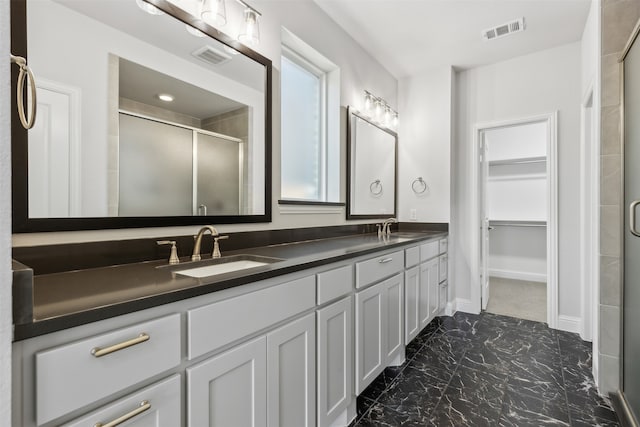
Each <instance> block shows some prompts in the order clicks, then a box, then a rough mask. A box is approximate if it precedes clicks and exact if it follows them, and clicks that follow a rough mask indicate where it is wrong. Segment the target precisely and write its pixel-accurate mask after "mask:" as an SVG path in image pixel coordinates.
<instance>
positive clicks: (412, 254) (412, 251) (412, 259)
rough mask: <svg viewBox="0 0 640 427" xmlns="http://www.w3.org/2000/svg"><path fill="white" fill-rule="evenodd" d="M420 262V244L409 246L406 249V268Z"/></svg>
mask: <svg viewBox="0 0 640 427" xmlns="http://www.w3.org/2000/svg"><path fill="white" fill-rule="evenodd" d="M419 263H420V246H416V247H414V248H409V249H406V250H405V251H404V266H405V268H409V267H413V266H414V265H418V264H419Z"/></svg>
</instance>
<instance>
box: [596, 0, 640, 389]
mask: <svg viewBox="0 0 640 427" xmlns="http://www.w3.org/2000/svg"><path fill="white" fill-rule="evenodd" d="M601 8H602V10H601V13H602V15H601V17H602V50H601V67H602V71H601V73H602V74H601V75H602V77H601V91H602V98H601V135H600V136H601V139H600V141H601V142H600V144H601V145H600V177H601V178H600V325H599V330H600V348H599V360H600V362H599V378H598V382H599V384H598V387H599V389H600V392H601V393H603V394H605V393H609V392H611V391H615V390H617V389H618V388H619V380H620V331H621V329H620V307H621V304H622V298H621V295H622V281H621V270H620V269H621V257H622V209H623V206H622V205H623V201H624V199H623V197H622V194H621V186H622V174H621V162H622V159H621V150H620V138H621V132H622V129H621V126H620V118H621V117H620V114H621V97H620V83H621V82H620V64H619V62H618V61H619V59H620V56H621V54H622V51H623V50H624V47H625V45H626V43H627V40H628V39H629V37H630V35H631V32H632V31H633V28H634V27H635V25H636V22H637V21H638V17H640V0H602V6H601Z"/></svg>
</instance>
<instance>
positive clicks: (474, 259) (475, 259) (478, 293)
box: [470, 110, 559, 328]
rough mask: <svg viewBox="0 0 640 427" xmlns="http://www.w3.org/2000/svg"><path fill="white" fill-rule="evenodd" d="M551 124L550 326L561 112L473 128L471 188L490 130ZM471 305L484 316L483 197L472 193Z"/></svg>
mask: <svg viewBox="0 0 640 427" xmlns="http://www.w3.org/2000/svg"><path fill="white" fill-rule="evenodd" d="M540 122H543V123H546V124H547V168H546V169H547V174H546V175H547V323H548V325H549V327H551V328H556V327H557V325H558V299H559V297H558V151H557V150H558V148H557V140H558V127H557V124H558V111H557V110H556V111H553V112H551V113H543V114H538V115H532V116H527V117H521V118H513V119H508V120H501V121H495V122H489V123H477V124H475V125H474V127H473V138H472V140H473V145H472V156H471V187H470V188H472V189H474V190H475V189H478V188H479V185H480V182H479V180H478V176H479V168H480V165H481V163H480V154H481V151H480V142H481V140H482V133H483V132H484V131H487V130H491V129H497V128H503V127H509V126H517V125H523V124H528V123H540ZM471 199H472V200H471V209H472V212H474V214H473V215H471V236H470V238H471V253H470V255H471V256H470V259H471V305H472V307H473V310H474V311H475V312H477V313H480V311H481V307H482V302H481V299H482V290H481V286H482V283H481V280H480V273H481V265H480V257H481V253H480V238H481V232H480V226H481V219H480V216H479V212H480V202H481V200H480V196H479V194H478V191H472V192H471Z"/></svg>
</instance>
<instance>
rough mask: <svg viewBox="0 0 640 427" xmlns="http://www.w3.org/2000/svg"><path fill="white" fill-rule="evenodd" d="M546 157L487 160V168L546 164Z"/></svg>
mask: <svg viewBox="0 0 640 427" xmlns="http://www.w3.org/2000/svg"><path fill="white" fill-rule="evenodd" d="M546 161H547V157H546V156H540V157H520V158H514V159H502V160H489V166H502V165H520V164H525V163H546Z"/></svg>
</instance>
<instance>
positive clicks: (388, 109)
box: [384, 105, 392, 127]
mask: <svg viewBox="0 0 640 427" xmlns="http://www.w3.org/2000/svg"><path fill="white" fill-rule="evenodd" d="M391 121H392V118H391V107H389V106H388V105H385V106H384V125H385V126H386V127H391Z"/></svg>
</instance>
